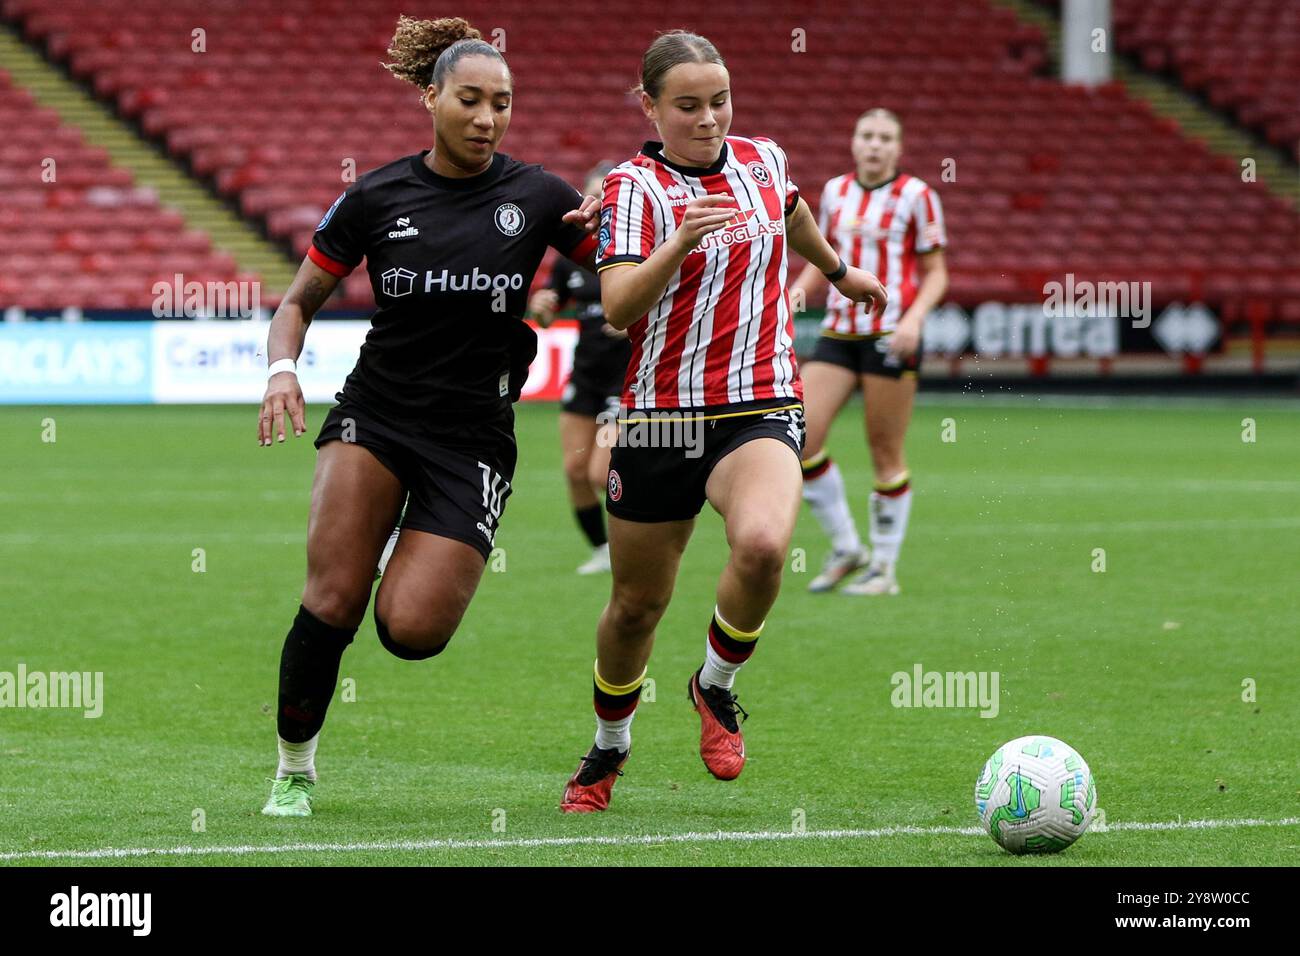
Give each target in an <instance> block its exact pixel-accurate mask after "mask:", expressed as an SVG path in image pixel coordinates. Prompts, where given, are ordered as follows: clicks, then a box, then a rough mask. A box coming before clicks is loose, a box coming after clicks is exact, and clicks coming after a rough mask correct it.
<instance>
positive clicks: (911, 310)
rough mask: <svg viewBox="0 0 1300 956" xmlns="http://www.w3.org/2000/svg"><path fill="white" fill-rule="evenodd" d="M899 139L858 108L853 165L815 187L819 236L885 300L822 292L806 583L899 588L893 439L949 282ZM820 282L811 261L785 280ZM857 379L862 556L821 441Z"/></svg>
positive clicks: (934, 211)
mask: <svg viewBox="0 0 1300 956" xmlns="http://www.w3.org/2000/svg"><path fill="white" fill-rule="evenodd" d="M902 146H903V126H902V123H900V122H899V120H898V117H897V116H895V115H894V114H893V113H891V112H889V111H888V110H885V109H879V108H877V109H872V110H868V111H867V112H865V113H863V114H862V116H860V117H859V118H858V122H857V125H856V126H855V128H854V131H853V142H852V152H853V163H854V166H855V169H854V171H853V172H852V173H845V174H844V175H843V176H837V177H836V178H835V179H832V180H831V181H830V182H828V183H827V184H826V188H825V189H824V190H822V199H821V208H820V210H819V219H820V225H821V230H822V233H823V234H824V235H825V236H826V238H827V239H828V240H830V242H831V243H833V244H834V245H835V247H836V249H837V250H838V251H839V254H840V255H841V256H843V257H844V261H845V262H847V263H849V264H850V265H853V266H857V267H858V268H861V269H868V270H871V271H872V272H875V273H876V274H877V275H879V276H880V281H881V282H883V283H884V284H885V288H886V289H887V290H888V292H889V302H888V304H887V305H885V306H884V308H874V309H873V308H871V307H869V306H868V307H864V306H862V305H860V304H858V303H857V302H851V301H849V299H847V298H845V297H844V296H843V295H840V294H839V293H838V291H837V290H835V289H832V290H831V292H830V294H829V298H828V301H827V303H826V321H825V322H824V323H823V326H822V335H821V338H820V339H819V340H818V342H817V347H816V349H815V350H814V351H813V354H812V357H811V358H810V359H809V361H808V362H806V363H805V364H804V387H805V389H806V394H805V402H806V404H807V410H808V412H807V413H808V441H807V445H806V447H805V448H804V462H803V472H804V498H806V499H807V500H808V503H809V505H810V506H811V507H812V511H813V514H814V515H815V516H816V517H817V520H818V522H819V523H820V524H821V526H822V528H823V530H825V532H826V534H827V536H828V537H829V538H830V539H831V547H832V551H831V553H830V554H828V555H827V556H826V561H825V564H824V565H823V567H822V571H821V573H820V574H819V575H818V576H817V577H815V578H814V579H813V580H812V582H811V583H810V584H809V585H808V590H810V591H814V592H824V591H829V590H831V589H832V588H834V587H835V586H836V585H837V584H838V583H839V582H840V581H842V580H843V579H844V578H845V577H847V576H848V575H850V574H852V573H853V572H854V571H857V570H859V569H860V568H863V567H865V568H866V570H865V571H863V572H862V574H861V575H859V576H858V577H857V578H856V579H855V580H853V581H851V582H850V583H849V584H847V585H845V586H844V587H843V588H842V589H841V593H843V594H859V595H863V594H865V595H881V594H897V593H898V579H897V576H896V573H895V570H894V567H895V565H896V564H897V562H898V553H899V549H900V548H901V547H902V544H903V536H904V535H905V534H906V532H907V519H908V515H909V513H910V511H911V508H912V486H911V476H910V473H909V472H908V470H907V462H906V461H905V460H904V458H903V438H904V436H905V435H906V434H907V423H908V421H909V420H910V419H911V417H912V402H913V400H914V399H915V397H916V375H917V371H918V369H919V368H920V366H921V325H922V323H923V322H924V321H925V316H926V314H927V313H928V312H929V311H930V310H931V309H932V308H934V307H935V306H936V305H938V304H939V301H940V300H941V299H942V298H943V294H944V292H946V291H947V289H948V270H947V268H946V267H945V265H944V255H943V250H944V247H945V246H946V245H947V236H946V234H945V230H944V224H943V208H942V207H941V206H940V205H939V196H938V195H937V194H936V193H935V191H934V190H933V189H931V188H930V187H929V186H927V185H926V184H925V183H924V182H923V181H921V180H920V179H918V178H916V177H915V176H909V175H908V174H907V173H900V172H899V171H898V161H899V157H900V155H901V154H902ZM825 285H826V283H825V281H824V280H823V279H822V277H821V274H820V273H819V272H818V270H817V268H816V267H815V266H813V265H809V266H807V267H806V268H805V269H804V270H803V273H802V274H801V275H800V276H799V278H798V280H797V281H796V282H795V285H794V289H797V290H800V291H802V293H803V294H804V297H805V298H806V299H811V298H812V296H813V294H815V293H817V292H819V291H820V290H821V289H822V288H824V287H825ZM859 384H861V387H862V394H863V398H864V399H865V402H866V417H867V444H868V445H869V446H870V448H871V464H872V468H873V470H874V472H875V477H876V481H875V488H874V490H873V491H872V492H871V512H870V520H871V532H870V537H871V552H870V554H868V553H867V551H866V549H865V548H864V547H863V546H862V539H861V538H860V537H858V529H857V526H856V525H855V524H854V522H853V515H852V513H851V511H850V510H849V503H848V498H847V496H846V495H845V491H844V479H843V477H841V475H840V471H839V468H838V467H836V465H835V463H834V462H833V461H831V459H830V456H829V455H828V454H827V452H826V447H825V446H826V435H827V433H828V432H829V431H830V426H831V422H833V421H834V420H835V416H836V415H837V414H838V413H839V410H840V409H841V408H843V407H844V403H845V402H847V401H848V399H849V396H850V395H852V394H853V392H854V390H855V389H856V388H857V387H858V386H859Z"/></svg>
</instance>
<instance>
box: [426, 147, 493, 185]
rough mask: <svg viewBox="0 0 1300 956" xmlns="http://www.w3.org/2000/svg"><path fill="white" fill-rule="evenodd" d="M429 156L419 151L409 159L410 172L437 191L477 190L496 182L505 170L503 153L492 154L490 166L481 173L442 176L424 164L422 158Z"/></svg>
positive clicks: (427, 152)
mask: <svg viewBox="0 0 1300 956" xmlns="http://www.w3.org/2000/svg"><path fill="white" fill-rule="evenodd" d="M428 154H429V151H428V150H427V149H425V150H421V151H420V152H418V153H416V154H415V155H414V156H412V157H411V170H412V172H414V173H415V175H417V176H419V177H420V179H422V180H424V181H425V182H426V183H428V184H429V185H430V186H437V187H438V188H439V189H460V190H465V189H478V188H480V187H482V186H487V185H488V184H490V183H494V182H496V181H497V180H498V179H500V178H501V170H503V169H505V165H506V159H507V157H506V155H505V153H493V154H492V165H490V166H489V167H488V168H487V169H485V170H483V172H481V173H478V174H477V175H475V176H457V177H453V176H443V175H440V174H439V173H435V172H434V171H433V170H432V169H430V168H429V167H428V166H426V165H425V163H424V157H425V156H427V155H428Z"/></svg>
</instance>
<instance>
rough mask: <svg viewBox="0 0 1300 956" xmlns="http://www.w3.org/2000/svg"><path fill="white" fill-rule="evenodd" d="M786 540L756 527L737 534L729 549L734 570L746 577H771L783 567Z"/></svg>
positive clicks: (779, 572) (777, 574)
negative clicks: (753, 529) (750, 530)
mask: <svg viewBox="0 0 1300 956" xmlns="http://www.w3.org/2000/svg"><path fill="white" fill-rule="evenodd" d="M786 548H787V542H786V541H785V540H784V538H783V537H782V536H781V535H779V534H776V533H774V532H772V531H770V530H768V529H756V530H755V531H752V532H746V533H742V534H740V535H738V536H737V539H736V542H735V544H734V545H733V546H732V549H731V560H732V563H733V565H734V566H735V568H736V570H737V571H738V572H739V573H740V574H741V576H742V577H746V578H772V577H778V576H779V575H780V574H781V569H782V568H783V567H785V554H786Z"/></svg>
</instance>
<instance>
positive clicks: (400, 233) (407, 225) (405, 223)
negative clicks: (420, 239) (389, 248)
mask: <svg viewBox="0 0 1300 956" xmlns="http://www.w3.org/2000/svg"><path fill="white" fill-rule="evenodd" d="M419 234H420V227H419V226H412V225H411V217H410V216H402V217H401V218H399V219H398V220H397V228H396V229H393V230H390V231H389V233H388V238H389V239H412V238H414V237H415V236H418V235H419Z"/></svg>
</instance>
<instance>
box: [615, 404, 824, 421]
mask: <svg viewBox="0 0 1300 956" xmlns="http://www.w3.org/2000/svg"><path fill="white" fill-rule="evenodd" d="M792 408H803V403H802V402H795V403H794V404H793V405H781V406H778V407H777V408H755V409H752V410H750V411H747V412H727V413H726V414H725V415H693V416H691V417H690V418H676V417H673V418H620V419H619V420H618V423H619V424H620V425H642V424H646V425H653V424H656V423H658V422H711V421H716V420H718V419H721V418H743V417H745V416H746V415H767V414H770V413H772V412H788V411H789V410H790V409H792ZM663 411H665V412H671V411H672V409H669V408H666V409H663Z"/></svg>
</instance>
